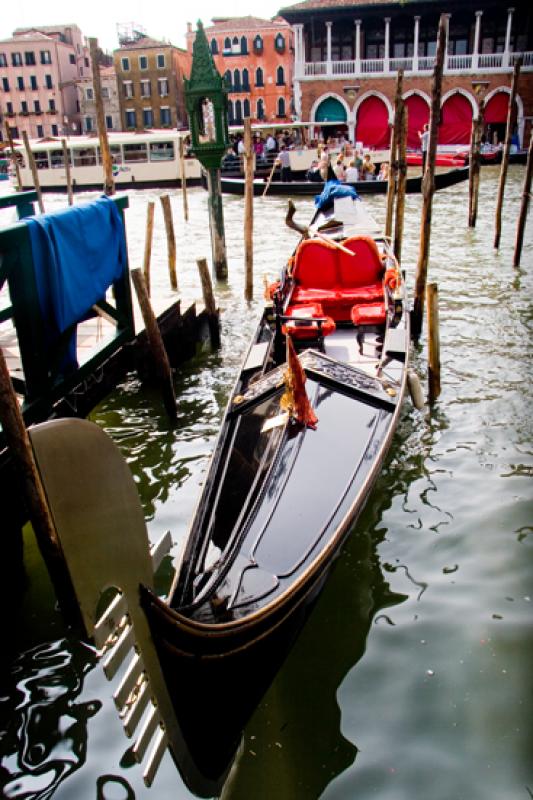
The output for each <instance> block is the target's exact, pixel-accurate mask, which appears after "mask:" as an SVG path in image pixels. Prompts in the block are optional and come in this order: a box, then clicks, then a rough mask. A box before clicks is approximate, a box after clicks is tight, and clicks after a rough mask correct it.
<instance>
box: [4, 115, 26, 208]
mask: <svg viewBox="0 0 533 800" xmlns="http://www.w3.org/2000/svg"><path fill="white" fill-rule="evenodd" d="M6 139H7V141H8V144H9V149H10V150H11V161H12V162H13V164H14V165H15V174H16V176H17V189H16V191H17V192H21V191H22V176H21V174H20V164H19V162H18V159H17V154H16V153H15V145H14V144H13V136H12V135H11V128H10V127H9V121H8V120H7V119H6Z"/></svg>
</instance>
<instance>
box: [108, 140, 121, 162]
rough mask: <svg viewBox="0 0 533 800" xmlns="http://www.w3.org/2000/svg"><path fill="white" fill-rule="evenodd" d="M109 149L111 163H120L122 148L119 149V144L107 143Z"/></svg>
mask: <svg viewBox="0 0 533 800" xmlns="http://www.w3.org/2000/svg"><path fill="white" fill-rule="evenodd" d="M109 151H110V153H111V159H112V161H113V164H122V150H121V149H120V145H119V144H111V145H109Z"/></svg>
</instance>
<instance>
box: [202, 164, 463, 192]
mask: <svg viewBox="0 0 533 800" xmlns="http://www.w3.org/2000/svg"><path fill="white" fill-rule="evenodd" d="M467 179H468V167H459V168H456V169H451V170H448V171H446V172H439V173H436V174H435V185H436V188H437V190H438V189H447V188H448V187H449V186H454V185H455V184H456V183H461V182H462V181H465V180H467ZM202 185H203V186H204V188H207V182H206V179H205V176H203V177H202ZM220 185H221V189H222V192H223V194H235V195H244V186H245V181H244V178H235V177H231V178H227V177H224V176H222V178H221V180H220ZM387 185H388V184H387V181H358V182H357V183H355V184H353V187H354V189H355V190H356V191H357V193H358V194H386V193H387ZM266 186H267V181H266V180H265V179H261V178H256V179H254V183H253V187H254V195H255V196H259V197H260V196H263V195H264V194H265V188H266ZM323 188H324V183H322V182H321V181H320V182H317V183H314V182H313V181H306V180H300V181H290V182H289V183H283V182H282V181H271V183H270V184H269V186H268V190H267V192H266V196H267V197H269V196H276V197H280V196H281V197H313V196H314V195H318V194H320V193H321V192H322V190H323ZM421 189H422V175H415V176H413V177H409V178H407V185H406V191H407V192H408V193H409V194H416V193H417V192H420V191H421Z"/></svg>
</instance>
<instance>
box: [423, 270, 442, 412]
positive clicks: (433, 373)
mask: <svg viewBox="0 0 533 800" xmlns="http://www.w3.org/2000/svg"><path fill="white" fill-rule="evenodd" d="M426 302H427V318H428V389H429V402H430V403H433V402H434V401H435V400H436V399H437V397H438V396H439V395H440V391H441V387H440V332H439V287H438V286H437V284H436V283H428V285H427V299H426Z"/></svg>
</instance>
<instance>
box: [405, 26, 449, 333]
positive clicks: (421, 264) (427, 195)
mask: <svg viewBox="0 0 533 800" xmlns="http://www.w3.org/2000/svg"><path fill="white" fill-rule="evenodd" d="M445 50H446V16H445V15H444V14H441V17H440V21H439V30H438V38H437V54H436V59H435V67H434V69H433V81H432V89H431V111H430V117H429V145H428V152H427V163H426V171H425V172H424V175H423V177H422V198H423V199H422V220H421V226H420V251H419V254H418V263H417V268H416V284H415V298H414V307H413V314H412V323H413V324H412V336H413V338H414V339H415V340H416V341H418V340H419V339H420V334H421V333H422V320H423V318H424V299H425V294H426V282H427V272H428V263H429V243H430V234H431V211H432V206H433V195H434V193H435V159H436V155H437V137H438V129H439V123H440V100H441V92H442V73H443V69H444V55H445Z"/></svg>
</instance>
